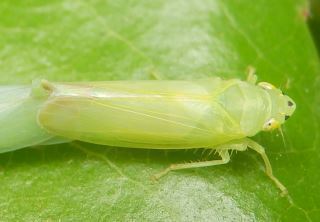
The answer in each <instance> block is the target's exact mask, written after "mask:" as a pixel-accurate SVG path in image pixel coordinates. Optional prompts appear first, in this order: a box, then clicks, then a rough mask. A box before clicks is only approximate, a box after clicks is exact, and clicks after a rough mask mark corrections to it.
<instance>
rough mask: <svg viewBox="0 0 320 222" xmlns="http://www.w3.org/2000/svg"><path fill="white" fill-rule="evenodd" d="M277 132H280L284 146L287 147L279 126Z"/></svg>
mask: <svg viewBox="0 0 320 222" xmlns="http://www.w3.org/2000/svg"><path fill="white" fill-rule="evenodd" d="M279 132H280V135H281V138H282V142H283V145H284V147H287V144H286V140H285V139H284V134H283V130H282V128H281V127H279Z"/></svg>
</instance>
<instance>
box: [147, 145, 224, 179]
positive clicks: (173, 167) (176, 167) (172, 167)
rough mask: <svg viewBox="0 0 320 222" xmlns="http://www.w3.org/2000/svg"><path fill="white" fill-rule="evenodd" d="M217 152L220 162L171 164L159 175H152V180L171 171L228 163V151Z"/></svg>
mask: <svg viewBox="0 0 320 222" xmlns="http://www.w3.org/2000/svg"><path fill="white" fill-rule="evenodd" d="M218 152H219V155H220V157H221V159H220V160H209V161H201V162H193V163H181V164H172V165H170V166H169V167H168V168H166V169H165V170H163V171H161V172H160V173H158V174H155V175H153V179H156V180H158V179H159V178H161V177H163V176H164V175H166V174H168V173H169V172H170V171H173V170H182V169H189V168H199V167H208V166H215V165H221V164H226V163H228V162H229V161H230V155H229V152H228V150H219V151H218Z"/></svg>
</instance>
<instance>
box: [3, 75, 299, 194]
mask: <svg viewBox="0 0 320 222" xmlns="http://www.w3.org/2000/svg"><path fill="white" fill-rule="evenodd" d="M249 77H250V75H249ZM255 82H256V77H255V76H254V75H253V76H251V78H248V81H246V82H245V81H240V80H236V79H232V80H221V79H220V78H211V79H206V80H197V81H159V80H158V81H110V82H89V83H51V82H48V81H46V80H43V81H35V82H34V84H33V86H32V87H25V86H8V87H6V86H4V87H0V125H1V128H0V152H7V151H10V150H15V149H20V148H23V147H27V146H32V145H47V144H54V143H63V142H68V141H72V140H80V141H85V142H91V143H96V144H103V145H109V146H118V147H130V148H148V149H189V148H211V149H215V150H217V152H218V153H219V155H220V156H221V160H210V161H202V162H195V163H187V164H174V165H171V166H170V167H168V168H167V169H165V170H164V171H162V172H160V173H158V174H156V175H155V178H160V177H161V176H163V175H165V174H167V173H168V172H170V171H171V170H179V169H187V168H195V167H205V166H214V165H219V164H225V163H227V162H228V161H229V160H230V155H229V152H228V151H229V150H239V151H244V150H246V149H247V147H250V148H251V149H253V150H255V151H257V152H258V153H259V154H260V155H261V157H262V158H263V160H264V163H265V166H266V173H267V175H268V176H269V177H270V178H271V179H272V180H273V181H274V183H275V184H276V186H277V187H278V188H279V189H280V190H281V192H282V194H284V195H285V194H287V189H286V187H285V186H284V185H283V184H282V183H281V182H280V181H279V180H278V179H277V178H276V177H275V176H274V175H273V173H272V167H271V164H270V161H269V159H268V157H267V155H266V154H265V151H264V148H263V147H262V146H260V145H259V144H257V143H256V142H254V141H253V140H251V139H249V138H247V137H250V136H253V135H255V134H256V133H258V132H260V131H261V130H265V131H269V130H272V129H276V128H279V127H280V126H281V124H283V123H284V121H285V119H288V118H289V117H290V116H291V115H292V114H293V112H294V110H295V108H296V107H295V104H294V102H293V101H292V100H291V99H290V98H289V97H288V96H285V95H283V94H282V92H281V91H280V90H278V89H276V88H275V87H274V86H272V85H271V84H269V83H265V82H261V83H259V84H258V85H256V84H255Z"/></svg>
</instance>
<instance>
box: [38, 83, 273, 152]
mask: <svg viewBox="0 0 320 222" xmlns="http://www.w3.org/2000/svg"><path fill="white" fill-rule="evenodd" d="M46 87H47V88H48V89H49V91H50V92H49V93H50V97H49V98H48V100H47V101H46V102H45V104H43V106H42V107H41V109H40V110H39V113H38V122H39V124H40V125H41V126H42V127H43V128H44V129H45V130H47V131H48V132H50V133H51V134H54V135H59V136H64V137H67V138H71V139H74V140H81V141H86V142H91V143H97V144H104V145H111V146H120V147H132V148H150V149H186V148H201V147H212V146H214V145H217V144H223V143H226V142H228V141H231V140H235V139H240V138H243V137H247V136H253V135H255V134H256V133H258V132H259V131H261V129H262V126H263V124H264V123H265V121H266V120H267V119H268V117H269V116H270V115H271V113H272V106H273V103H272V98H271V97H270V94H268V92H267V91H266V90H263V89H262V88H261V87H258V86H256V85H254V84H250V83H248V82H244V81H240V80H228V81H225V80H221V79H220V78H212V79H207V80H199V81H193V82H191V81H110V82H96V83H83V84H75V83H70V84H67V83H65V84H54V83H47V86H46Z"/></svg>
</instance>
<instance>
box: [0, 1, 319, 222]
mask: <svg viewBox="0 0 320 222" xmlns="http://www.w3.org/2000/svg"><path fill="white" fill-rule="evenodd" d="M306 7H307V3H306V2H305V1H302V0H282V1H278V0H268V1H267V0H261V1H255V2H253V1H250V0H243V1H223V0H220V1H218V0H190V1H182V0H176V1H170V0H167V1H160V0H159V1H158V0H154V1H147V0H145V1H142V0H140V1H133V0H132V1H125V0H118V1H111V0H109V1H102V0H94V1H93V0H91V1H72V0H60V1H58V0H48V1H36V0H25V1H18V0H14V1H12V0H10V1H9V0H3V1H1V2H0V46H1V47H0V83H2V84H17V83H21V84H22V83H24V84H31V81H32V80H33V79H39V78H46V79H49V80H53V81H84V80H86V81H88V80H95V81H96V80H114V79H149V78H150V77H151V76H152V75H158V76H161V78H163V79H194V78H206V77H209V76H213V75H217V76H221V77H224V78H241V79H245V78H246V72H245V71H246V69H247V67H248V66H249V65H251V66H254V67H255V68H256V69H257V74H258V76H259V80H260V81H267V82H270V83H272V84H274V85H275V86H279V87H281V88H282V89H283V90H284V91H285V92H286V93H287V94H288V95H290V97H292V98H293V99H294V100H295V101H296V103H297V110H296V113H295V115H293V116H292V118H290V120H288V122H287V123H286V124H285V126H284V128H283V131H284V141H283V140H282V138H281V135H280V134H279V133H278V132H274V133H260V134H259V135H258V136H256V137H255V138H254V139H255V140H256V141H258V142H259V143H260V144H261V145H263V146H264V147H266V151H267V154H268V155H269V157H270V160H271V163H272V165H273V168H274V173H275V175H276V176H277V177H278V178H279V179H280V180H281V181H282V182H283V183H284V184H285V185H286V186H287V188H288V190H289V194H290V196H289V197H288V198H282V197H280V195H279V191H278V189H277V188H276V187H275V186H274V184H273V183H272V182H271V181H270V179H268V178H267V177H266V175H265V174H264V166H263V162H262V160H261V158H260V156H259V155H257V154H256V153H254V152H252V151H247V152H238V153H237V154H233V155H232V161H231V162H230V163H229V164H227V165H223V166H216V167H208V168H200V169H190V170H181V171H176V172H172V173H170V174H169V175H168V176H166V177H164V178H162V179H161V180H160V181H159V182H158V183H152V182H151V180H150V179H149V178H150V176H151V175H152V174H154V173H157V172H159V171H160V170H162V169H163V168H165V167H166V166H168V165H169V164H170V163H180V162H184V161H190V160H194V161H195V160H198V159H201V158H203V156H202V154H201V152H197V153H194V152H193V151H170V152H166V151H163V150H140V149H139V150H135V149H123V148H115V147H113V148H112V147H106V146H98V145H93V144H87V143H81V142H73V143H67V144H62V145H54V146H41V147H31V148H26V149H22V150H18V151H14V152H10V153H4V154H0V167H1V168H0V169H1V171H0V173H1V174H0V184H1V186H0V218H1V220H2V221H17V220H19V221H21V220H25V221H58V220H61V221H277V220H281V221H312V220H314V221H316V220H317V218H320V195H319V187H320V184H319V182H320V174H319V173H318V170H319V168H320V155H319V149H318V148H319V145H320V142H319V134H320V94H319V93H318V89H319V87H320V78H319V76H320V75H319V74H320V69H319V64H318V59H317V54H316V50H315V46H314V44H313V42H312V39H311V36H310V34H309V31H308V28H307V24H306V17H305V13H304V12H305V11H306V10H307V8H306ZM2 127H5V126H2Z"/></svg>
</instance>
